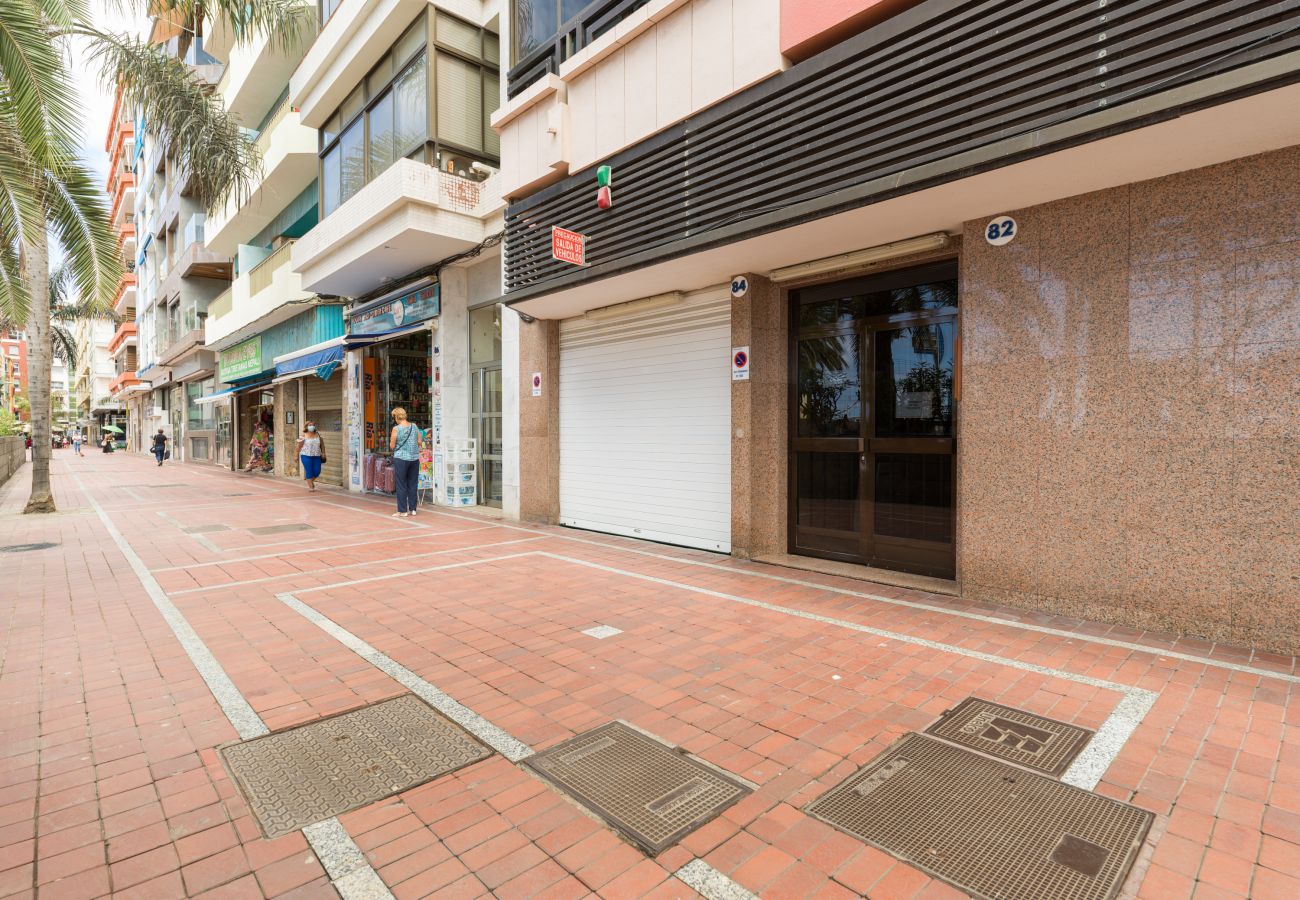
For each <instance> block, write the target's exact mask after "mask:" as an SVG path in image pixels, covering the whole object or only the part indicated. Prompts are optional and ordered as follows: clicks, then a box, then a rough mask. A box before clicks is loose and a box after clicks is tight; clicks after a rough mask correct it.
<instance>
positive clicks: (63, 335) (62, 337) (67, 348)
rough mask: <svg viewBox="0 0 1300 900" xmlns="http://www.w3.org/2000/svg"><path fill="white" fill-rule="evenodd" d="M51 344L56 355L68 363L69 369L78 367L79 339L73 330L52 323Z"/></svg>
mask: <svg viewBox="0 0 1300 900" xmlns="http://www.w3.org/2000/svg"><path fill="white" fill-rule="evenodd" d="M50 344H51V346H52V348H53V350H54V355H55V356H57V357H58V358H59V359H61V360H63V361H64V362H65V363H67V366H68V368H69V369H73V368H76V365H77V339H76V338H75V337H73V336H72V332H70V331H68V329H67V328H65V327H64V326H62V325H51V326H50ZM69 380H71V379H69Z"/></svg>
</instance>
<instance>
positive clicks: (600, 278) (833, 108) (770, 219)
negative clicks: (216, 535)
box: [493, 0, 1300, 652]
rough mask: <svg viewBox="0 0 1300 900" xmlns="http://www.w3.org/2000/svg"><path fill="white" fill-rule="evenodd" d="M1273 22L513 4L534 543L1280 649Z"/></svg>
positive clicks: (1286, 558)
mask: <svg viewBox="0 0 1300 900" xmlns="http://www.w3.org/2000/svg"><path fill="white" fill-rule="evenodd" d="M551 5H554V7H555V8H554V10H552V9H551V8H550V6H551ZM539 9H540V10H541V11H540V12H539ZM543 13H544V14H543ZM1170 15H1172V13H1171V14H1170ZM1292 15H1293V13H1291V12H1290V11H1289V7H1288V6H1287V4H1281V3H1277V4H1264V5H1263V7H1262V8H1260V9H1254V8H1252V10H1250V11H1247V10H1245V9H1244V8H1243V7H1241V6H1240V5H1239V4H1232V3H1227V2H1217V3H1215V2H1207V3H1202V4H1198V15H1197V16H1196V17H1195V18H1193V19H1189V20H1187V21H1186V22H1183V23H1181V24H1180V27H1178V28H1174V27H1172V25H1171V22H1170V21H1169V20H1168V18H1167V17H1166V16H1164V15H1163V14H1162V15H1156V16H1144V15H1143V14H1141V13H1140V12H1139V11H1138V10H1137V9H1136V8H1127V7H1124V6H1122V5H1110V6H1098V4H1096V3H1092V2H1082V0H1053V2H1045V3H1039V4H1033V5H1032V9H1031V8H1029V7H1024V8H1021V7H1019V6H1017V7H1015V8H1014V9H1013V8H1012V7H1010V6H1006V5H1001V6H1000V5H991V4H982V3H974V2H971V3H957V4H954V3H948V2H939V0H922V2H872V0H845V2H836V3H815V2H811V0H745V2H741V0H653V2H645V0H640V2H637V0H627V2H603V3H589V4H578V3H575V4H570V3H564V2H556V3H554V4H547V3H540V4H539V3H536V2H516V3H514V4H512V5H511V6H510V9H509V14H507V15H503V16H502V22H503V27H502V32H503V34H502V45H503V46H507V47H509V48H510V58H509V63H508V77H507V79H506V94H507V97H508V99H507V101H506V102H505V104H504V105H503V106H502V107H501V109H500V110H498V112H497V113H496V114H495V115H494V118H493V124H494V126H495V127H496V129H497V131H498V132H499V134H500V139H501V155H502V160H503V162H502V172H501V175H500V181H501V191H502V193H503V194H504V195H505V196H506V197H507V198H508V199H509V207H508V209H507V212H506V251H505V261H504V284H505V301H506V305H507V307H508V308H509V310H510V312H508V313H506V314H505V316H504V318H505V322H506V324H505V327H504V332H505V334H506V335H507V337H506V342H507V344H509V345H512V346H513V347H517V361H516V363H515V366H517V368H516V370H515V372H516V377H515V379H514V380H513V384H512V388H513V389H514V395H515V397H516V398H517V399H516V402H517V403H518V419H517V423H518V424H517V427H518V432H519V448H520V452H519V454H518V456H517V457H516V458H514V459H513V460H511V461H510V463H509V464H508V465H507V468H506V471H505V474H504V479H505V482H506V484H507V485H508V490H509V489H511V488H513V489H514V490H517V492H518V497H519V500H518V508H519V512H520V514H521V516H522V517H523V518H526V519H532V520H540V521H548V522H559V523H564V524H570V525H574V526H578V527H583V528H590V529H595V530H601V531H608V532H611V533H616V534H627V535H634V536H639V537H646V538H651V539H655V540H661V541H665V542H668V543H673V544H681V545H685V546H690V547H697V548H702V549H708V550H715V551H719V552H727V553H731V554H734V555H737V556H743V557H752V558H757V559H766V560H773V561H777V562H782V563H786V564H789V565H795V566H800V567H806V568H817V569H822V570H825V571H834V572H845V573H852V574H855V575H858V576H860V577H865V578H868V579H872V580H877V581H883V582H888V583H895V584H901V585H911V586H922V587H926V588H929V589H932V590H937V591H944V592H948V593H953V594H960V595H961V596H963V597H965V598H967V599H969V600H973V601H978V602H991V603H999V604H1005V605H1009V606H1014V607H1019V608H1023V609H1027V610H1032V611H1034V612H1035V613H1037V614H1043V615H1048V616H1050V615H1054V614H1063V615H1071V616H1084V617H1088V618H1092V619H1097V620H1101V621H1107V622H1112V623H1116V624H1117V625H1123V626H1127V627H1130V628H1134V629H1139V630H1147V629H1150V630H1156V631H1171V632H1180V633H1185V634H1192V635H1195V636H1198V637H1202V638H1206V639H1209V640H1223V641H1229V642H1232V643H1239V644H1241V643H1244V644H1255V645H1257V646H1259V647H1262V648H1268V649H1276V650H1282V651H1286V652H1295V651H1296V650H1297V649H1300V648H1298V647H1297V646H1296V645H1295V635H1296V634H1298V633H1300V627H1298V626H1300V571H1298V570H1297V566H1298V565H1300V543H1298V541H1300V539H1298V538H1297V533H1296V530H1295V528H1294V523H1295V522H1296V521H1298V520H1300V505H1298V504H1300V489H1298V488H1300V457H1297V455H1296V454H1295V453H1294V452H1291V451H1292V449H1293V447H1294V444H1295V440H1296V438H1297V428H1298V427H1300V426H1298V425H1297V423H1300V409H1298V408H1297V397H1296V393H1295V389H1294V385H1295V378H1296V368H1295V366H1296V360H1297V359H1300V343H1298V342H1300V332H1297V330H1296V323H1297V322H1300V268H1297V265H1298V264H1297V259H1300V254H1298V253H1297V252H1296V251H1297V248H1300V243H1297V241H1300V231H1298V230H1297V228H1300V224H1298V223H1300V220H1297V218H1296V213H1295V210H1296V209H1297V208H1300V175H1298V174H1297V173H1300V122H1298V120H1297V119H1296V118H1295V116H1294V115H1291V114H1290V113H1289V112H1288V110H1292V109H1294V108H1295V104H1296V102H1297V100H1300V55H1297V53H1298V51H1300V38H1298V37H1297V35H1296V34H1295V33H1294V30H1293V29H1292V28H1290V23H1291V21H1292V20H1291V18H1290V17H1291V16H1292ZM602 187H608V188H609V189H610V190H609V192H607V193H606V192H603V191H602ZM575 235H576V237H575ZM579 241H581V242H582V243H583V245H584V246H583V247H582V248H581V249H582V250H583V251H585V252H584V253H583V254H582V255H581V256H579V255H578V252H577V251H578V249H579V248H578V246H577V244H578V242H579ZM519 376H522V377H519ZM515 466H517V468H515Z"/></svg>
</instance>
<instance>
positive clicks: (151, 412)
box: [144, 406, 167, 419]
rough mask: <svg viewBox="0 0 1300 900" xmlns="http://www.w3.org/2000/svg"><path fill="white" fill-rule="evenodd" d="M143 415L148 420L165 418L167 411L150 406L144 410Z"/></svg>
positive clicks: (159, 407)
mask: <svg viewBox="0 0 1300 900" xmlns="http://www.w3.org/2000/svg"><path fill="white" fill-rule="evenodd" d="M144 414H145V415H146V416H147V417H148V418H150V419H165V418H167V410H165V409H163V408H162V407H161V406H150V407H149V408H148V409H146V410H145V412H144Z"/></svg>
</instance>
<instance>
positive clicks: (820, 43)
mask: <svg viewBox="0 0 1300 900" xmlns="http://www.w3.org/2000/svg"><path fill="white" fill-rule="evenodd" d="M919 2H920V0H781V53H782V54H784V55H785V56H787V57H789V58H790V59H793V60H796V61H798V60H801V59H806V58H807V57H809V56H812V55H813V54H814V53H817V52H818V51H820V50H823V49H825V48H826V47H829V46H830V45H832V44H835V43H838V42H840V41H842V40H844V39H845V38H847V37H849V36H850V35H853V34H856V33H858V32H859V31H862V30H863V29H865V28H869V27H871V26H872V25H874V24H876V23H877V22H879V21H881V20H883V19H887V18H889V17H890V16H892V15H895V14H896V13H899V12H901V11H902V10H905V9H907V8H908V7H911V6H915V5H916V4H917V3H919Z"/></svg>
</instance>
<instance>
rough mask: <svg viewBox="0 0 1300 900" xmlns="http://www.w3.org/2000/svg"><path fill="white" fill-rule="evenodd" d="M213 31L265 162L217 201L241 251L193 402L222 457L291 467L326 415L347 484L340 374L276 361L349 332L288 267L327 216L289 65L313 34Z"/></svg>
mask: <svg viewBox="0 0 1300 900" xmlns="http://www.w3.org/2000/svg"><path fill="white" fill-rule="evenodd" d="M209 31H210V38H209V41H208V49H209V51H210V52H212V53H213V54H215V55H216V56H217V57H218V58H220V59H222V60H223V61H224V62H225V64H226V65H225V72H224V74H223V75H222V78H221V81H220V82H218V84H217V90H218V92H219V94H220V96H221V99H222V102H223V103H224V104H225V106H226V108H227V110H229V112H230V113H231V114H232V115H234V116H235V117H236V118H238V119H239V120H240V121H241V122H243V123H244V125H245V127H246V128H248V129H249V135H250V136H251V137H252V138H253V139H254V140H255V141H256V144H257V147H258V150H259V151H260V153H261V157H262V169H261V171H260V173H259V176H258V178H257V179H256V182H255V184H254V185H253V186H252V189H251V193H250V195H249V196H248V197H246V198H241V199H240V201H239V202H237V201H236V199H235V198H232V199H231V200H230V201H228V202H226V203H224V204H222V205H221V206H220V207H219V208H213V209H211V210H209V211H208V245H209V247H210V248H211V249H213V250H215V251H218V252H221V253H224V254H226V255H228V256H230V257H232V258H233V259H234V280H233V281H232V282H231V284H230V286H229V287H228V288H227V290H226V291H225V293H223V294H222V295H221V296H220V297H218V298H217V299H216V300H215V301H214V302H213V304H212V305H211V306H210V307H209V311H208V319H207V342H208V346H209V347H210V348H211V349H212V350H214V351H215V352H216V353H217V354H218V359H217V373H216V381H215V382H214V383H210V384H207V385H206V386H205V391H204V392H203V393H202V395H200V396H196V398H195V401H194V403H195V408H196V409H199V410H202V411H203V417H204V418H203V425H204V427H205V429H206V431H207V432H208V433H210V434H211V436H212V441H213V446H214V448H215V461H216V462H217V463H218V464H220V465H222V466H226V467H230V468H238V469H247V470H250V471H262V472H268V473H273V474H278V475H284V476H296V475H297V474H298V458H297V456H296V455H295V454H294V453H293V452H292V448H293V446H294V441H295V439H296V437H297V434H298V430H299V429H300V428H301V426H302V424H303V421H304V420H305V419H306V418H312V417H314V418H319V419H320V420H321V422H320V427H321V429H322V434H323V435H324V437H325V439H326V450H327V454H326V455H327V459H328V460H329V465H328V467H327V469H326V471H325V473H324V478H325V480H326V481H329V482H333V483H341V482H342V477H341V474H342V462H341V456H342V452H341V450H342V436H341V431H340V429H341V426H342V420H343V412H342V397H343V390H342V384H343V378H342V377H341V376H339V377H334V378H332V379H330V378H315V379H314V380H312V381H311V382H310V384H309V385H304V382H306V381H307V379H306V378H300V379H296V380H282V381H279V382H277V381H276V367H275V362H274V360H275V358H276V357H277V356H279V355H282V354H286V353H295V352H297V351H299V350H301V349H303V348H306V347H310V346H312V345H313V344H316V343H319V342H321V341H323V340H327V339H331V338H336V337H339V336H341V335H342V334H343V307H342V304H341V302H340V301H339V300H338V299H337V298H329V299H327V300H323V299H322V298H320V297H319V296H317V294H316V293H315V292H313V291H310V290H307V289H306V288H305V287H304V285H303V280H302V278H301V277H300V276H299V275H298V274H297V273H296V272H294V271H293V269H292V268H291V267H290V266H289V254H290V251H291V250H292V248H293V245H294V243H295V242H296V241H297V240H298V239H299V238H301V237H302V236H303V235H304V234H305V233H307V232H308V231H309V230H310V229H311V228H312V227H313V226H314V225H315V224H316V222H317V221H318V219H319V215H318V198H317V194H318V190H317V171H316V170H317V164H316V132H315V130H314V129H312V128H309V127H307V126H306V125H304V124H303V123H302V121H301V119H300V116H299V113H298V111H297V109H296V108H295V107H293V105H292V104H291V103H290V100H289V75H290V73H291V72H292V71H293V70H294V68H295V67H296V66H297V65H298V64H299V62H300V61H301V59H302V56H303V53H304V51H305V50H306V43H304V44H303V45H300V46H297V47H294V48H285V47H284V46H283V45H282V42H280V41H278V40H268V39H267V38H266V37H265V36H260V35H259V36H256V37H255V38H254V39H253V40H251V41H245V42H239V43H236V41H235V39H234V35H233V34H231V33H230V31H229V30H228V29H227V28H226V27H225V26H224V23H219V22H212V23H209ZM308 40H309V39H308ZM314 371H315V370H312V373H311V374H314ZM303 374H304V375H306V374H308V373H306V372H304V373H303ZM327 374H332V373H327ZM304 387H306V390H304Z"/></svg>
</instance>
